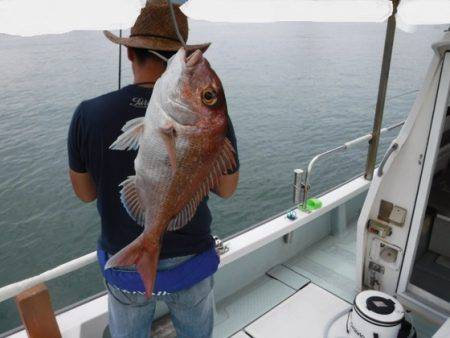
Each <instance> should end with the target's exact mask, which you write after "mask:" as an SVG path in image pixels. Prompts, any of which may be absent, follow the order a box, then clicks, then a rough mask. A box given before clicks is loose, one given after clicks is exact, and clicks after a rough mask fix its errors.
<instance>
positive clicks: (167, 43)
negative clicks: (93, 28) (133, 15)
mask: <svg viewBox="0 0 450 338" xmlns="http://www.w3.org/2000/svg"><path fill="white" fill-rule="evenodd" d="M103 34H105V36H106V37H107V38H108V40H110V41H112V42H114V43H116V44H119V45H123V46H126V47H133V48H142V49H152V50H161V51H167V52H176V51H178V50H179V49H180V48H181V47H182V44H181V42H179V41H175V40H170V39H165V38H160V37H156V36H155V37H153V36H151V37H150V36H132V37H129V38H121V37H119V36H117V35H115V34H113V33H111V32H110V31H103ZM210 45H211V43H210V42H208V43H203V44H198V45H186V48H187V49H188V50H196V49H200V50H201V51H202V52H205V51H206V50H207V49H208V47H209V46H210Z"/></svg>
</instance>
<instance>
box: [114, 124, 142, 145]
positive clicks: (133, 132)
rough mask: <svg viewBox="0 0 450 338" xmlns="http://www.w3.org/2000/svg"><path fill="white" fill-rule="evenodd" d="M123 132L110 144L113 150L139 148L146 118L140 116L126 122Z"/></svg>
mask: <svg viewBox="0 0 450 338" xmlns="http://www.w3.org/2000/svg"><path fill="white" fill-rule="evenodd" d="M122 131H123V133H122V134H121V135H119V137H118V138H117V140H115V141H114V143H113V144H111V145H110V146H109V149H112V150H137V149H138V148H139V141H140V139H141V136H142V133H143V132H144V118H143V117H138V118H135V119H132V120H130V121H128V122H127V123H125V125H124V126H123V127H122Z"/></svg>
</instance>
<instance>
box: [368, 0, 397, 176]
mask: <svg viewBox="0 0 450 338" xmlns="http://www.w3.org/2000/svg"><path fill="white" fill-rule="evenodd" d="M399 2H400V0H392V5H393V11H392V15H391V16H390V17H389V19H388V23H387V28H386V39H385V42H384V52H383V63H382V65H381V74H380V84H379V87H378V100H377V106H376V109H375V118H374V122H373V130H372V139H371V140H370V143H369V151H368V153H367V164H366V172H365V175H364V177H365V178H366V179H367V180H369V181H371V180H372V178H373V172H374V170H375V164H376V161H377V153H378V145H379V143H380V129H381V124H382V122H383V113H384V105H385V102H386V91H387V85H388V79H389V70H390V67H391V58H392V49H393V45H394V36H395V27H396V22H395V14H396V13H397V7H398V4H399Z"/></svg>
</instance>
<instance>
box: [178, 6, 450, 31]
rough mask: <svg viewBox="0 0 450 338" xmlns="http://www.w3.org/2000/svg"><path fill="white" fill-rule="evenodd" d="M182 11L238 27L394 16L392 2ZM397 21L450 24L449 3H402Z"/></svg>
mask: <svg viewBox="0 0 450 338" xmlns="http://www.w3.org/2000/svg"><path fill="white" fill-rule="evenodd" d="M181 9H182V11H183V12H184V14H186V15H187V16H188V17H190V18H192V19H198V20H206V21H212V22H235V23H244V22H247V23H265V22H279V21H313V22H383V21H385V20H386V19H387V18H388V17H389V16H390V15H391V14H392V12H393V6H392V2H391V1H390V0H189V1H187V2H186V3H185V4H184V5H183V6H182V7H181ZM397 19H398V21H399V22H402V23H404V24H405V25H424V24H426V25H436V24H446V23H450V1H448V0H401V1H400V6H399V8H398V12H397Z"/></svg>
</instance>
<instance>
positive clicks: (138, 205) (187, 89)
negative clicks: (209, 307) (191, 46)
mask: <svg viewBox="0 0 450 338" xmlns="http://www.w3.org/2000/svg"><path fill="white" fill-rule="evenodd" d="M227 121H228V116H227V106H226V100H225V95H224V92H223V88H222V84H221V82H220V80H219V78H218V77H217V75H216V74H215V72H214V71H213V70H212V69H211V67H210V65H209V63H208V61H207V60H206V59H205V58H203V55H202V53H201V52H200V51H195V52H194V53H192V54H191V55H190V56H189V57H186V52H185V51H184V49H180V50H179V51H178V53H177V54H176V55H175V56H173V57H172V58H171V60H169V63H168V66H167V69H166V71H165V72H164V74H163V75H162V76H161V78H160V79H159V80H158V81H157V82H156V84H155V86H154V90H153V94H152V97H151V99H150V103H149V106H148V108H147V112H146V115H145V117H144V118H138V119H134V120H131V121H128V122H127V123H126V125H125V126H124V127H123V128H122V131H123V134H121V135H120V136H119V138H118V139H117V140H116V141H115V142H114V143H113V144H112V145H111V147H110V148H111V149H113V150H126V149H136V148H139V150H138V154H137V156H136V159H135V162H134V167H135V172H136V174H135V175H134V176H130V177H129V178H127V179H126V180H125V181H124V182H123V183H122V184H121V186H122V190H121V200H122V203H123V205H124V206H125V208H126V209H127V211H128V212H129V214H130V215H131V217H133V218H134V219H135V220H136V221H137V222H138V223H139V224H141V225H143V226H144V227H145V228H144V231H143V233H142V235H141V236H139V237H138V238H137V239H136V240H135V241H133V242H132V243H130V244H129V245H128V246H126V247H125V248H123V249H122V250H121V251H119V252H118V253H117V254H116V255H114V256H113V257H111V258H110V259H109V260H108V262H107V264H106V268H113V267H117V266H127V265H136V267H137V270H138V272H139V273H140V275H141V277H142V280H143V282H144V285H145V288H146V294H147V296H149V297H150V295H151V294H152V291H153V285H154V281H155V277H156V268H157V263H158V259H159V252H160V249H161V239H162V236H163V234H164V232H165V231H167V230H177V229H179V228H181V227H183V226H184V225H186V223H188V222H189V221H190V219H191V218H192V217H193V216H194V214H195V211H196V209H197V206H198V204H199V203H200V201H201V200H202V199H203V197H204V196H205V195H206V194H208V192H209V191H210V189H212V188H213V187H214V186H215V185H216V184H218V182H219V178H220V176H221V175H222V174H224V173H226V171H227V170H229V169H233V168H234V167H235V166H236V161H235V158H234V149H233V147H232V145H231V143H230V141H229V140H227V139H226V137H225V135H226V131H227V128H228V126H227Z"/></svg>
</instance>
